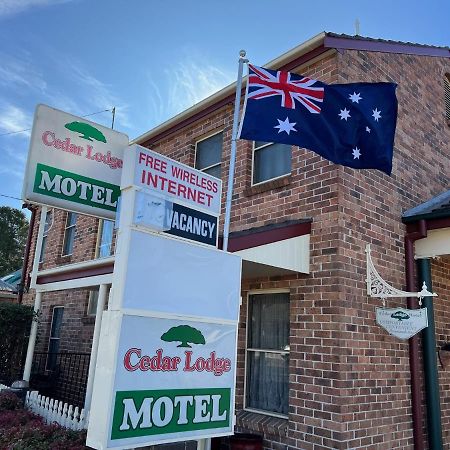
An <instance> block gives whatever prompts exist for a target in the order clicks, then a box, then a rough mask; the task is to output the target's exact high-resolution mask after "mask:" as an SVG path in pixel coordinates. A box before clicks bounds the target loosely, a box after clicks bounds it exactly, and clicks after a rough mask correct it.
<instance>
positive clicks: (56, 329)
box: [46, 306, 64, 370]
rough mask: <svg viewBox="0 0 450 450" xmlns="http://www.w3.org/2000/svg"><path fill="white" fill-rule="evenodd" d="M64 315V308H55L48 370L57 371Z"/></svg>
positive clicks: (49, 342) (49, 346)
mask: <svg viewBox="0 0 450 450" xmlns="http://www.w3.org/2000/svg"><path fill="white" fill-rule="evenodd" d="M63 314H64V308H63V307H62V306H55V307H54V308H53V315H52V325H51V328H50V338H49V341H48V357H47V364H46V370H55V368H56V359H57V357H58V352H59V341H60V337H61V325H62V319H63Z"/></svg>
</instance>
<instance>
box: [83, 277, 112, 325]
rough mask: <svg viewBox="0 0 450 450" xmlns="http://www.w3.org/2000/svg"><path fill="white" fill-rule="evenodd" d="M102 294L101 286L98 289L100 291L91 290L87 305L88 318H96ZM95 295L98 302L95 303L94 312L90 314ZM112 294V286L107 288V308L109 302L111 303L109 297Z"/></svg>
mask: <svg viewBox="0 0 450 450" xmlns="http://www.w3.org/2000/svg"><path fill="white" fill-rule="evenodd" d="M99 292H100V286H99V287H98V289H89V296H88V303H87V307H86V317H94V318H95V316H96V315H97V305H98V294H99ZM94 293H96V294H97V301H96V303H95V308H94V311H93V312H89V311H90V309H91V305H92V302H93V298H94ZM110 293H111V285H108V287H107V288H106V300H105V308H104V309H107V308H108V302H109V295H110Z"/></svg>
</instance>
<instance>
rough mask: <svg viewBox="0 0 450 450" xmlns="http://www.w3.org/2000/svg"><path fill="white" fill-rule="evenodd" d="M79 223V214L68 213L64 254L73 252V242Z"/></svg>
mask: <svg viewBox="0 0 450 450" xmlns="http://www.w3.org/2000/svg"><path fill="white" fill-rule="evenodd" d="M76 223H77V214H76V213H73V212H68V213H67V220H66V228H65V231H64V242H63V251H62V254H63V256H66V255H71V254H72V252H73V242H74V240H75V226H76Z"/></svg>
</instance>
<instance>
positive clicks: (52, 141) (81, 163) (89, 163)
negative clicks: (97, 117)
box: [22, 105, 128, 219]
mask: <svg viewBox="0 0 450 450" xmlns="http://www.w3.org/2000/svg"><path fill="white" fill-rule="evenodd" d="M127 146H128V136H126V135H125V134H123V133H119V132H117V131H113V130H111V129H109V128H106V127H103V126H101V125H98V124H96V123H93V122H90V121H88V120H86V119H82V118H80V117H76V116H72V115H71V114H68V113H65V112H62V111H58V110H56V109H53V108H50V107H49V106H45V105H38V106H37V108H36V112H35V117H34V122H33V131H32V133H31V141H30V150H29V152H28V161H27V166H26V171H25V180H24V185H23V193H22V198H23V199H24V200H25V201H27V202H32V203H38V204H43V205H48V206H54V207H57V208H61V209H66V210H70V211H75V212H79V213H82V214H88V215H93V216H97V217H102V218H106V219H114V218H115V213H116V209H117V199H118V198H119V196H120V179H121V172H122V166H123V154H124V150H125V149H126V148H127Z"/></svg>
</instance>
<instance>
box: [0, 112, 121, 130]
mask: <svg viewBox="0 0 450 450" xmlns="http://www.w3.org/2000/svg"><path fill="white" fill-rule="evenodd" d="M113 109H114V110H115V107H114V108H113ZM113 109H104V110H102V111H97V112H94V113H90V114H86V115H84V116H81V117H89V116H95V115H96V114H101V113H104V112H112V111H113ZM30 130H31V128H26V129H25V130H19V131H9V132H8V133H2V134H0V137H2V136H8V135H10V134H17V133H24V132H25V131H30Z"/></svg>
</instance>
